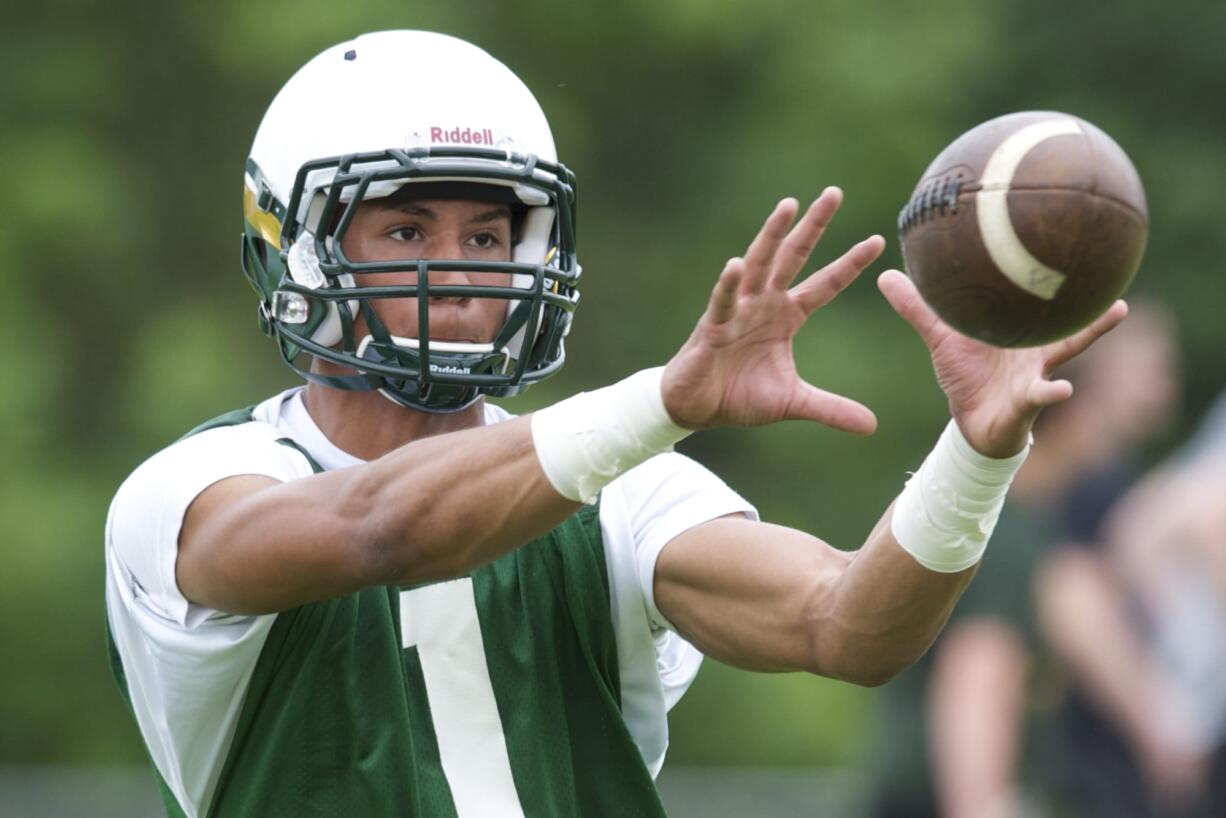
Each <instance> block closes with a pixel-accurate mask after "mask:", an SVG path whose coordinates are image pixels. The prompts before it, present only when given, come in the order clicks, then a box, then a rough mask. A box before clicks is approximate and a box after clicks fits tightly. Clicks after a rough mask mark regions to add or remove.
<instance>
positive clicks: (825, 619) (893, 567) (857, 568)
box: [814, 507, 975, 685]
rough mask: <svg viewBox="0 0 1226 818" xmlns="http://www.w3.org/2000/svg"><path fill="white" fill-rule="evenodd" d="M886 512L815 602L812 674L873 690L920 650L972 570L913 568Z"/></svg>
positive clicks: (931, 637) (915, 565) (933, 634)
mask: <svg viewBox="0 0 1226 818" xmlns="http://www.w3.org/2000/svg"><path fill="white" fill-rule="evenodd" d="M892 514H893V507H891V508H890V509H888V510H887V511H886V513H885V515H884V516H883V517H882V518H881V520H880V521H879V522H878V523H877V525H876V527H874V529H873V531H872V533H871V534H870V535H869V537H868V539H867V541H866V542H865V543H864V545H863V546H862V547H861V548H860V550H859V551H858V552H856V553H855V555H854V556H853V557H852V559H851V561H850V562H849V563H848V565H847V567H846V569H845V570H844V572H843V574H842V575H841V576H840V577H839V578H838V581H837V582H835V583H832V585H831V587H830V588H829V590H828V592H827V593H826V594H825V595H824V596H823V598H822V605H821V609H820V612H819V615H818V617H817V621H816V622H815V623H814V632H815V633H816V635H817V643H816V653H817V670H818V672H820V673H821V674H822V675H825V676H833V677H835V678H841V679H847V680H849V681H854V682H857V683H860V684H870V685H872V684H880V683H882V682H885V681H888V680H889V679H890V678H891V677H892V676H894V675H895V674H896V673H898V672H899V671H901V670H902V669H904V668H905V667H907V666H908V665H909V664H911V663H912V662H914V661H915V660H916V659H918V658H919V657H920V655H922V654H923V652H924V651H925V650H927V648H928V646H929V645H931V644H932V641H933V640H934V639H935V638H936V636H937V634H938V633H939V632H940V630H941V628H942V626H944V624H945V622H946V620H947V619H948V618H949V614H950V612H951V611H952V610H953V607H954V603H955V602H957V600H958V598H959V597H960V596H961V595H962V592H963V591H964V590H965V588H966V586H967V584H968V583H969V582H970V580H971V577H972V576H974V573H975V567H974V566H972V567H971V568H968V569H965V570H963V571H959V572H956V573H939V572H936V571H932V570H929V569H928V568H925V567H924V566H922V565H920V564H919V563H918V562H917V561H916V560H915V558H914V557H913V556H912V555H911V554H909V553H907V552H906V551H905V550H903V549H902V547H900V546H899V544H898V542H897V540H896V539H895V538H894V535H893V533H892V532H891V526H890V520H891V515H892Z"/></svg>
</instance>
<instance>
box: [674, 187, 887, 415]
mask: <svg viewBox="0 0 1226 818" xmlns="http://www.w3.org/2000/svg"><path fill="white" fill-rule="evenodd" d="M842 199H843V193H842V191H841V190H839V189H838V188H836V187H828V188H826V189H825V190H824V191H822V195H821V196H819V197H818V198H817V200H816V201H814V202H813V204H812V205H810V207H809V209H808V210H807V211H806V212H805V214H804V215H803V216H802V217H801V218H800V221H798V222H797V223H796V225H795V226H794V227H793V226H792V222H793V220H794V219H795V218H796V213H797V210H798V208H799V204H798V203H797V201H796V200H795V199H784V200H783V201H781V202H780V203H779V204H778V205H777V206H776V207H775V210H774V212H773V213H771V215H770V216H769V217H768V218H767V220H766V223H765V224H764V225H763V226H762V229H761V230H760V231H759V232H758V235H757V237H755V238H754V240H753V243H752V244H750V246H749V249H748V250H747V251H746V253H745V256H744V258H733V259H730V260H729V261H728V263H727V265H726V266H725V267H724V271H723V273H722V274H721V275H720V277H719V281H718V282H716V284H715V289H714V290H713V291H712V293H711V299H710V302H709V303H708V305H707V309H706V312H704V313H703V315H702V317H701V318H700V319H699V321H698V324H697V326H695V327H694V332H693V333H692V334H691V335H690V337H689V340H687V341H686V342H685V344H684V345H683V346H682V347H681V349H680V350H679V351H678V352H677V354H676V355H674V356H673V358H672V360H671V361H669V362H668V365H667V367H665V370H664V378H663V381H662V383H661V390H662V392H663V395H664V405H665V408H667V410H668V413H669V415H671V416H672V418H673V420H674V421H676V422H677V423H678V424H680V425H681V426H685V427H687V428H690V429H704V428H709V427H712V426H760V425H765V424H768V423H774V422H776V421H780V420H812V421H816V422H818V423H822V424H824V425H826V426H830V427H832V428H835V429H840V430H843V431H848V432H853V433H856V434H870V433H872V432H873V431H874V430H875V429H876V427H877V419H876V417H875V416H874V415H873V413H872V412H871V411H870V410H869V409H868V408H867V407H865V406H864V405H862V404H860V403H857V402H856V401H853V400H850V399H848V398H845V397H842V396H841V395H835V394H833V393H830V392H826V391H824V390H822V389H818V388H817V387H815V386H813V385H811V384H809V383H807V382H806V381H804V380H802V379H801V378H800V376H799V375H798V374H797V372H796V362H795V359H794V357H793V350H792V338H793V337H794V336H795V335H796V333H797V331H799V330H800V328H801V326H803V325H804V323H805V321H806V320H808V318H809V316H811V315H812V314H813V313H814V312H816V311H817V310H818V308H820V307H823V306H825V305H826V304H827V303H829V302H830V301H832V300H833V299H834V298H835V296H837V295H838V294H839V293H840V292H842V291H843V289H844V288H846V287H847V286H848V285H849V284H851V282H853V281H855V279H856V277H857V276H859V275H860V273H861V272H862V271H863V270H864V269H865V268H866V267H867V266H868V265H869V264H871V263H872V262H873V261H874V260H876V258H877V257H878V256H879V255H881V251H882V250H883V249H884V248H885V240H884V239H882V238H881V237H880V236H870V237H869V238H867V239H865V240H864V241H861V242H860V243H858V244H856V245H854V246H852V247H851V249H849V250H848V251H847V252H845V253H844V254H843V255H842V256H840V257H839V258H838V259H836V260H835V261H833V262H831V263H830V264H828V265H826V266H825V267H823V268H822V269H820V270H818V271H817V272H815V273H813V274H812V275H811V276H809V277H807V278H806V279H805V280H803V281H801V282H800V283H799V284H797V285H795V286H791V285H792V282H793V281H795V279H796V277H797V276H798V275H799V274H800V272H801V270H802V269H803V268H804V266H805V264H806V263H807V262H808V259H809V255H810V254H811V253H812V252H813V249H814V247H816V246H817V242H818V239H820V238H821V235H822V232H823V231H824V230H825V229H826V225H828V224H829V223H830V220H831V218H833V216H834V214H835V212H836V211H837V210H838V208H839V204H840V203H841V202H842ZM789 228H790V229H789Z"/></svg>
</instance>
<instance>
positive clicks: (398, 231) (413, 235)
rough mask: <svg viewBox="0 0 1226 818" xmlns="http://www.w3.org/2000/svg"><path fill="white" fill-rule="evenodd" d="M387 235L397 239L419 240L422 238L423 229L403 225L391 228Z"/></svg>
mask: <svg viewBox="0 0 1226 818" xmlns="http://www.w3.org/2000/svg"><path fill="white" fill-rule="evenodd" d="M387 235H388V236H390V237H391V238H393V239H396V240H397V241H417V240H418V239H420V238H421V231H420V230H418V229H417V228H416V227H407V226H402V227H397V228H395V229H394V230H389V231H388V234H387Z"/></svg>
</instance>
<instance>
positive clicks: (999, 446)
mask: <svg viewBox="0 0 1226 818" xmlns="http://www.w3.org/2000/svg"><path fill="white" fill-rule="evenodd" d="M877 286H878V287H879V288H880V289H881V292H882V294H883V295H885V297H886V300H887V301H889V302H890V306H891V307H893V308H894V311H895V312H897V313H898V314H899V315H901V316H902V317H903V319H905V320H906V322H907V323H908V324H910V325H911V327H912V328H913V329H914V330H915V331H916V332H917V333H919V336H920V338H921V339H923V341H924V344H925V345H927V347H928V351H929V353H930V354H931V356H932V367H933V369H934V370H935V371H936V376H937V383H938V384H939V385H940V387H941V391H943V392H944V393H945V396H946V397H947V398H948V399H949V411H950V414H951V415H953V418H954V420H955V421H957V423H958V427H959V428H960V429H961V430H962V434H963V436H965V437H966V440H967V442H968V443H970V444H971V446H973V447H974V448H975V450H976V451H978V452H979V453H980V454H983V455H986V456H988V457H1009V456H1010V455H1014V454H1017V453H1018V452H1019V451H1021V450H1022V448H1023V447H1024V446H1025V445H1026V440H1027V438H1028V437H1029V435H1030V427H1031V425H1032V424H1033V423H1034V419H1035V418H1036V417H1037V416H1038V414H1039V412H1040V411H1041V410H1042V409H1043V408H1044V407H1046V406H1051V405H1052V404H1056V403H1059V402H1060V401H1063V400H1066V399H1067V398H1069V397H1070V396H1071V395H1072V394H1073V385H1072V384H1071V383H1069V382H1068V381H1066V380H1050V375H1051V373H1052V370H1054V369H1055V368H1056V367H1058V366H1060V365H1061V364H1063V363H1065V362H1067V361H1070V360H1072V359H1073V358H1075V357H1077V356H1078V355H1080V354H1081V353H1082V352H1084V351H1085V350H1086V349H1088V348H1089V346H1090V345H1091V344H1093V343H1094V342H1095V341H1096V340H1097V339H1098V338H1099V337H1101V336H1102V335H1103V334H1105V333H1106V332H1108V331H1109V330H1111V329H1112V328H1113V327H1115V326H1116V325H1117V324H1119V322H1120V321H1123V320H1124V317H1125V316H1126V315H1127V314H1128V306H1127V305H1126V304H1125V303H1124V302H1123V301H1116V302H1115V303H1114V304H1112V305H1111V307H1110V308H1108V309H1107V311H1106V312H1104V313H1103V314H1102V315H1100V316H1099V317H1098V318H1097V319H1096V320H1095V321H1094V323H1092V324H1090V326H1088V327H1086V328H1085V329H1083V330H1081V331H1080V332H1078V333H1076V334H1075V335H1072V336H1070V337H1068V338H1065V339H1064V340H1061V341H1056V342H1054V343H1051V344H1048V345H1046V346H1041V347H1020V348H1015V349H1005V348H1001V347H994V346H990V345H988V344H985V343H982V342H980V341H976V340H975V339H973V338H968V337H967V336H965V335H962V334H961V333H958V332H957V331H955V330H954V329H953V328H951V327H950V326H949V325H948V324H946V323H945V322H944V321H942V320H941V319H940V318H938V317H937V314H936V313H935V312H933V311H932V308H931V307H929V306H928V305H927V304H926V303H924V299H923V298H922V297H921V296H920V294H919V292H918V291H917V290H916V289H915V284H914V283H913V282H912V281H911V279H910V278H908V277H907V276H906V275H904V274H903V273H901V272H899V271H898V270H887V271H886V272H884V273H882V274H881V276H880V278H878V279H877Z"/></svg>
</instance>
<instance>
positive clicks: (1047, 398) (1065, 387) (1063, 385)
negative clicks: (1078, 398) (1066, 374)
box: [1026, 379, 1073, 409]
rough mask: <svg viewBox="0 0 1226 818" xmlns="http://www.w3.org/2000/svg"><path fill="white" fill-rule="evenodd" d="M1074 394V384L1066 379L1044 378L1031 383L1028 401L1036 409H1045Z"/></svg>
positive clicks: (1027, 396)
mask: <svg viewBox="0 0 1226 818" xmlns="http://www.w3.org/2000/svg"><path fill="white" fill-rule="evenodd" d="M1072 396H1073V385H1072V384H1071V383H1069V382H1068V381H1066V380H1063V379H1061V380H1057V381H1045V380H1042V379H1039V380H1036V381H1034V382H1033V383H1032V384H1030V390H1029V392H1028V393H1027V395H1026V401H1027V403H1029V404H1030V405H1031V406H1033V407H1034V408H1035V409H1045V408H1047V407H1048V406H1052V405H1054V404H1057V403H1060V402H1061V401H1066V400H1068V399H1069V398H1071V397H1072Z"/></svg>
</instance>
